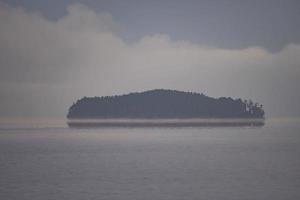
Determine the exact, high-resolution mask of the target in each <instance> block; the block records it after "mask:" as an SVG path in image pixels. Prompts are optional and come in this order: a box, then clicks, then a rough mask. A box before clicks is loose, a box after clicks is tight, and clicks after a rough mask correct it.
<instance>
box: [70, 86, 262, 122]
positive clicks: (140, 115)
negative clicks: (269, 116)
mask: <svg viewBox="0 0 300 200" xmlns="http://www.w3.org/2000/svg"><path fill="white" fill-rule="evenodd" d="M264 115H265V112H264V110H263V106H262V105H261V104H258V103H254V102H253V101H252V100H242V99H233V98H231V97H220V98H213V97H209V96H206V95H204V94H199V93H194V92H183V91H177V90H168V89H155V90H149V91H144V92H135V93H129V94H124V95H116V96H103V97H83V98H82V99H80V100H78V101H77V102H76V103H73V105H72V106H71V107H70V108H69V111H68V114H67V118H68V124H69V126H73V127H76V126H86V125H88V126H124V125H128V126H139V125H140V126H158V125H163V126H166V125H170V126H186V125H191V126H193V125H201V126H202V125H222V126H223V125H263V124H264V119H265V117H264Z"/></svg>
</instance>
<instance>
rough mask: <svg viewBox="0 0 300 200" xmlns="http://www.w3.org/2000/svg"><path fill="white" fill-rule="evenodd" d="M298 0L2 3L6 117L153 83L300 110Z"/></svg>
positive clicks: (0, 95)
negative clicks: (84, 97)
mask: <svg viewBox="0 0 300 200" xmlns="http://www.w3.org/2000/svg"><path fill="white" fill-rule="evenodd" d="M299 10H300V1H297V0H294V1H291V0H284V1H283V0H281V1H280V0H268V1H267V0H259V1H257V0H251V1H250V0H249V1H246V0H245V1H237V0H222V1H221V0H219V1H217V0H215V1H214V0H211V1H208V0H207V1H204V0H203V1H200V0H199V1H193V0H187V1H177V0H165V1H164V0H162V1H154V0H153V1H143V0H140V1H133V0H128V1H127V0H122V1H121V0H119V1H114V0H106V1H102V0H100V1H98V0H97V1H96V0H86V1H75V0H60V1H58V0H52V1H46V0H45V1H41V0H39V1H38V0H26V1H25V0H24V1H20V0H18V1H17V0H0V70H1V71H0V118H19V117H23V118H24V117H25V118H26V117H28V118H31V117H32V118H34V117H35V118H47V117H60V118H63V117H65V116H66V114H67V111H68V108H69V106H70V105H72V103H73V102H75V101H76V100H77V99H79V98H81V97H83V96H103V95H116V94H124V93H128V92H135V91H144V90H149V89H155V88H165V89H176V90H183V91H193V92H199V93H204V94H206V95H209V96H212V97H221V96H230V97H233V98H243V99H252V100H253V101H255V102H259V103H261V104H263V105H264V108H265V111H266V116H267V117H300V105H299V102H300V93H299V89H298V88H299V85H300V12H299Z"/></svg>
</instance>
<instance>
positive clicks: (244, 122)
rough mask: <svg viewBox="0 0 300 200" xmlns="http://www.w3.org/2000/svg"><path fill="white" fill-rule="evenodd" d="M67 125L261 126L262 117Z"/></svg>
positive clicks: (72, 124)
mask: <svg viewBox="0 0 300 200" xmlns="http://www.w3.org/2000/svg"><path fill="white" fill-rule="evenodd" d="M67 124H68V126H69V127H75V128H82V127H83V128H84V127H87V128H88V127H197V126H199V127H201V126H202V127H205V126H208V127H218V126H221V127H225V126H229V127H231V126H263V125H264V124H265V120H264V119H73V120H68V121H67Z"/></svg>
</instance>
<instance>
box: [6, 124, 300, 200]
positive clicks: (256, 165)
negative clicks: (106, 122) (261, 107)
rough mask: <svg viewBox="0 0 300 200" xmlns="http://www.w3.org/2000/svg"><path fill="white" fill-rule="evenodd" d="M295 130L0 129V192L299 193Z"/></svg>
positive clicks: (129, 195) (148, 199) (160, 199)
mask: <svg viewBox="0 0 300 200" xmlns="http://www.w3.org/2000/svg"><path fill="white" fill-rule="evenodd" d="M299 129H300V125H299V123H298V122H292V123H290V122H284V123H282V121H266V125H265V126H261V127H251V126H250V127H239V126H235V127H195V126H192V127H180V128H179V127H171V128H170V127H167V128H165V127H147V128H144V127H138V128H135V127H130V128H128V127H103V128H91V127H90V128H88V129H85V128H80V129H77V128H75V129H73V128H68V127H59V128H58V127H56V128H53V127H48V128H47V127H39V128H0V199H22V200H23V199H24V200H39V199H72V200H81V199H114V200H118V199H120V200H121V199H122V200H132V199H144V200H153V199H156V200H166V199H170V200H182V199H216V200H218V199H220V200H240V199H255V200H265V199H272V200H281V199H285V200H295V199H300V192H299V188H300V167H299V166H300V158H299V155H300V134H299Z"/></svg>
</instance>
